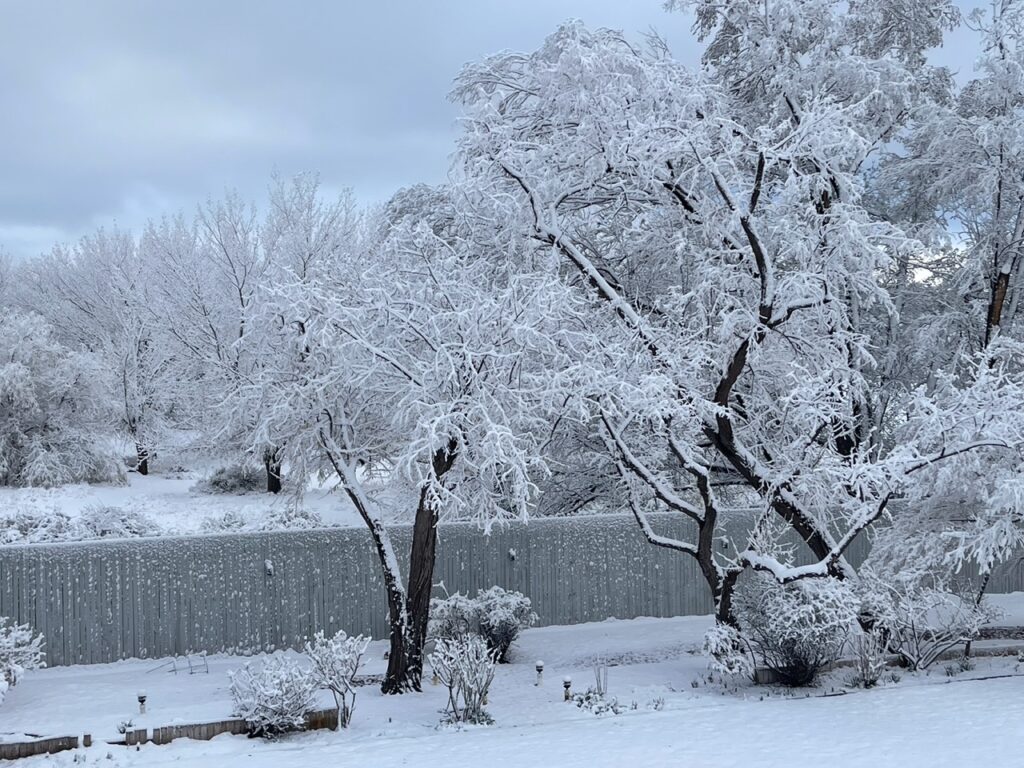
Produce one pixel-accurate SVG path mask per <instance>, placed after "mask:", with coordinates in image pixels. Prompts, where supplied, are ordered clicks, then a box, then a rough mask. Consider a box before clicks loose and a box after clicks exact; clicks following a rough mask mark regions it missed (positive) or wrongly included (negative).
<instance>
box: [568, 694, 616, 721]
mask: <svg viewBox="0 0 1024 768" xmlns="http://www.w3.org/2000/svg"><path fill="white" fill-rule="evenodd" d="M572 701H573V703H574V704H575V705H576V706H577V707H579V708H580V709H585V710H586V711H588V712H593V713H594V714H595V715H598V716H600V715H619V714H622V712H624V711H625V707H623V706H622V705H621V704H619V700H618V699H617V698H615V697H614V696H612V697H611V698H608V697H607V696H606V695H605V694H604V693H602V692H601V691H599V690H597V689H596V688H587V690H586V691H585V692H584V693H574V694H573V695H572Z"/></svg>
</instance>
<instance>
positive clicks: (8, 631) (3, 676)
mask: <svg viewBox="0 0 1024 768" xmlns="http://www.w3.org/2000/svg"><path fill="white" fill-rule="evenodd" d="M42 666H45V662H44V661H43V636H42V635H40V634H37V633H35V632H33V631H32V628H31V627H29V626H28V625H27V624H15V623H14V622H13V621H11V620H10V619H6V618H0V703H3V700H4V696H5V695H6V693H7V690H8V689H9V688H11V687H13V686H15V685H17V683H18V680H20V679H21V677H22V675H24V674H25V673H26V672H28V671H30V670H33V669H39V668H40V667H42Z"/></svg>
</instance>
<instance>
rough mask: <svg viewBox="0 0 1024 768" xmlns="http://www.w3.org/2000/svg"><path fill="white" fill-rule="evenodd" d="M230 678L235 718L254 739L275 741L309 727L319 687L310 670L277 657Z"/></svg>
mask: <svg viewBox="0 0 1024 768" xmlns="http://www.w3.org/2000/svg"><path fill="white" fill-rule="evenodd" d="M230 677H231V698H232V700H233V701H234V705H235V707H234V714H235V715H236V716H237V717H240V718H242V719H243V720H245V721H246V723H248V724H249V733H250V735H252V736H263V737H266V738H274V737H276V736H277V735H279V734H282V733H287V732H288V731H296V730H300V729H301V728H303V727H304V726H305V722H306V715H307V714H308V713H309V712H310V711H311V710H312V709H313V700H314V696H315V695H316V692H317V689H318V687H319V686H318V682H317V679H316V677H315V676H314V675H312V674H311V673H310V671H309V670H308V669H303V668H302V667H300V666H299V665H298V664H296V663H295V662H292V661H288V660H287V659H284V658H281V657H279V656H273V657H271V658H269V659H267V660H266V661H265V662H264V663H263V664H262V666H260V667H255V668H254V667H253V666H252V665H251V664H246V665H245V666H243V667H242V668H241V669H239V670H236V671H234V672H231V673H230Z"/></svg>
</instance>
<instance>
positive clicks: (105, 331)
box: [17, 229, 173, 475]
mask: <svg viewBox="0 0 1024 768" xmlns="http://www.w3.org/2000/svg"><path fill="white" fill-rule="evenodd" d="M151 271H152V270H151V266H150V265H149V264H147V262H146V261H145V260H144V259H143V258H142V254H141V253H140V251H139V249H138V246H137V243H136V241H135V239H134V238H133V237H132V236H131V234H129V233H127V232H123V231H119V230H116V229H115V230H112V231H109V232H108V231H106V230H103V229H100V230H98V231H97V232H96V233H94V234H92V235H89V236H87V237H85V238H83V239H82V240H81V241H80V242H79V243H78V245H77V246H75V247H74V248H64V247H60V246H58V247H56V248H54V250H53V251H52V252H51V253H50V254H48V255H46V256H41V257H39V258H36V259H33V260H30V261H28V262H27V263H26V264H25V265H24V266H23V267H22V269H21V270H20V271H19V285H18V291H17V299H18V303H19V304H20V306H21V307H22V308H23V309H25V310H28V311H34V312H37V313H39V314H40V315H42V316H43V317H45V318H46V320H47V321H48V322H49V324H50V326H51V327H52V328H53V329H54V332H55V333H56V334H57V337H58V338H59V340H60V341H61V342H62V343H64V344H66V345H68V346H69V347H71V348H73V349H77V350H83V351H87V352H90V353H93V354H94V355H96V356H97V357H98V358H99V359H100V360H102V361H103V369H104V373H105V374H106V375H107V376H108V377H109V378H110V380H111V381H110V385H111V388H112V390H113V392H115V393H116V394H115V398H116V402H117V404H116V407H115V408H113V409H112V411H111V413H112V414H117V420H116V423H112V424H110V425H109V426H108V431H109V432H111V433H113V432H117V433H119V434H120V435H122V436H123V437H125V438H127V439H128V440H130V441H131V442H132V444H133V445H134V446H135V451H136V456H137V463H136V468H137V470H138V472H139V473H140V474H143V475H145V474H147V473H148V472H149V465H150V459H151V457H152V455H153V452H154V450H155V448H156V447H157V446H159V445H160V443H161V441H162V439H163V436H164V433H165V430H166V426H167V424H166V413H167V410H168V408H169V407H170V398H171V395H172V391H171V387H172V383H173V382H172V381H170V380H169V366H168V357H167V356H168V350H167V344H166V338H165V336H164V334H163V333H162V323H161V322H160V321H159V319H158V318H156V317H155V316H154V314H153V312H152V310H151V293H152V292H151V290H150V280H151Z"/></svg>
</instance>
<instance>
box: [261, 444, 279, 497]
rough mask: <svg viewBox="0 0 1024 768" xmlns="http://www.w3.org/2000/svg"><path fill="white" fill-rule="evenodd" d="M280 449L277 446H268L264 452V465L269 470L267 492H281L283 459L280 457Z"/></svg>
mask: <svg viewBox="0 0 1024 768" xmlns="http://www.w3.org/2000/svg"><path fill="white" fill-rule="evenodd" d="M279 454H280V451H279V450H278V449H276V448H273V449H271V448H268V449H267V450H265V451H264V452H263V467H264V469H266V471H267V492H268V493H280V492H281V459H280V458H278V456H279Z"/></svg>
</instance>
